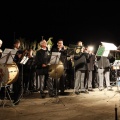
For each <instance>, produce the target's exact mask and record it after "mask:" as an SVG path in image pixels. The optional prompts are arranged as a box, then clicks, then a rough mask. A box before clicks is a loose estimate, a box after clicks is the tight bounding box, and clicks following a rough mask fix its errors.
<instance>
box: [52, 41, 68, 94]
mask: <svg viewBox="0 0 120 120" xmlns="http://www.w3.org/2000/svg"><path fill="white" fill-rule="evenodd" d="M52 52H60V53H61V55H60V61H61V62H62V63H63V66H64V72H63V75H62V76H61V77H60V79H59V80H58V81H57V80H55V81H57V82H58V85H57V86H58V93H59V90H60V94H64V91H65V82H66V80H65V79H66V69H67V47H65V46H64V43H63V39H59V40H58V41H57V48H53V49H52ZM55 85H56V84H55Z"/></svg>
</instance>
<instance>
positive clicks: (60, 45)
mask: <svg viewBox="0 0 120 120" xmlns="http://www.w3.org/2000/svg"><path fill="white" fill-rule="evenodd" d="M57 46H58V48H62V47H64V45H63V40H62V39H59V40H58V41H57Z"/></svg>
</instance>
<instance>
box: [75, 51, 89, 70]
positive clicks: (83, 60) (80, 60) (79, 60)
mask: <svg viewBox="0 0 120 120" xmlns="http://www.w3.org/2000/svg"><path fill="white" fill-rule="evenodd" d="M88 58H89V54H88V53H85V52H84V53H81V54H80V55H79V56H74V66H75V70H76V71H77V70H87V69H88V66H87V60H88Z"/></svg>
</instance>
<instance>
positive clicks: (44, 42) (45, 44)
mask: <svg viewBox="0 0 120 120" xmlns="http://www.w3.org/2000/svg"><path fill="white" fill-rule="evenodd" d="M40 46H41V48H46V47H47V41H46V40H45V39H44V40H41V41H40Z"/></svg>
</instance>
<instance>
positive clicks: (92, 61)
mask: <svg viewBox="0 0 120 120" xmlns="http://www.w3.org/2000/svg"><path fill="white" fill-rule="evenodd" d="M87 52H88V54H89V58H88V62H87V65H88V71H87V83H88V85H87V87H88V91H93V86H92V83H93V70H94V65H95V61H96V56H95V54H94V53H93V51H92V47H91V46H88V47H87Z"/></svg>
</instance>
